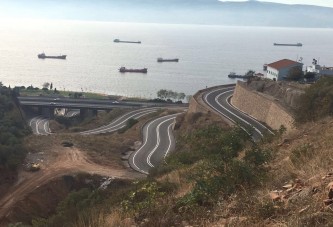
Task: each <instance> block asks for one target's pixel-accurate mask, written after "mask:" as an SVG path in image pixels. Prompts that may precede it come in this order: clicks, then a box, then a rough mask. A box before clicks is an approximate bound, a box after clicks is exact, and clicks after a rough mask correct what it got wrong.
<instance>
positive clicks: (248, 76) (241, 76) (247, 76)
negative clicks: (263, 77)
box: [228, 72, 253, 79]
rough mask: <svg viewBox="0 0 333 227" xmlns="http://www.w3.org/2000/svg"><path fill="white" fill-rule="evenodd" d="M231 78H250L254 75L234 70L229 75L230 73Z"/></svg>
mask: <svg viewBox="0 0 333 227" xmlns="http://www.w3.org/2000/svg"><path fill="white" fill-rule="evenodd" d="M228 77H229V78H241V79H248V78H250V77H253V75H248V74H245V75H238V74H236V73H234V72H231V73H230V74H229V75H228Z"/></svg>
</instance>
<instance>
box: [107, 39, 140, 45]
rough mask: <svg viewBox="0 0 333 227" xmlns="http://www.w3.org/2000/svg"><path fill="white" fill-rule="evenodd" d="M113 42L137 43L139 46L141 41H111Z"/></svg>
mask: <svg viewBox="0 0 333 227" xmlns="http://www.w3.org/2000/svg"><path fill="white" fill-rule="evenodd" d="M113 42H115V43H137V44H141V41H122V40H119V39H115V40H113Z"/></svg>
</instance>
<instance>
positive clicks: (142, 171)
mask: <svg viewBox="0 0 333 227" xmlns="http://www.w3.org/2000/svg"><path fill="white" fill-rule="evenodd" d="M178 114H180V113H177V114H172V115H169V116H164V117H160V118H157V119H155V120H153V121H151V122H150V123H149V124H148V125H147V126H146V134H144V135H145V137H146V138H145V141H144V143H143V144H142V145H141V147H140V148H139V149H138V150H137V151H135V153H134V155H133V157H132V162H133V165H134V166H135V168H136V169H137V170H139V172H141V173H144V174H148V172H146V171H144V170H142V169H140V168H139V167H138V166H137V165H136V163H135V158H136V156H137V155H138V153H139V152H140V151H141V150H142V149H143V148H144V147H145V145H146V144H147V141H148V137H149V134H148V131H149V127H150V126H151V125H152V124H153V123H155V122H156V121H158V120H160V119H162V118H165V117H171V116H174V115H178ZM148 165H149V164H148Z"/></svg>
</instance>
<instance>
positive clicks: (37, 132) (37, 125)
mask: <svg viewBox="0 0 333 227" xmlns="http://www.w3.org/2000/svg"><path fill="white" fill-rule="evenodd" d="M40 121H41V120H40V119H39V118H37V121H36V134H37V135H40V133H39V130H38V127H39V123H40Z"/></svg>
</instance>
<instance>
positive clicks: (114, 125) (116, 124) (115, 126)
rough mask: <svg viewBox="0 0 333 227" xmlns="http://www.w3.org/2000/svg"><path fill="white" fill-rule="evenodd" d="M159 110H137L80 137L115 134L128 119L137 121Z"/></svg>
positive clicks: (83, 133) (82, 133)
mask: <svg viewBox="0 0 333 227" xmlns="http://www.w3.org/2000/svg"><path fill="white" fill-rule="evenodd" d="M159 109H160V108H144V109H139V110H134V111H131V112H129V113H126V114H124V115H122V116H121V117H119V118H117V119H116V120H114V121H112V122H111V123H110V124H108V125H104V126H101V127H99V128H96V129H92V130H88V131H84V132H80V134H81V135H94V134H102V133H110V132H115V131H117V130H119V129H121V128H123V127H125V126H126V123H127V121H128V120H129V119H131V118H133V119H139V118H140V117H143V116H145V115H148V114H151V113H154V112H157V110H159Z"/></svg>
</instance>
